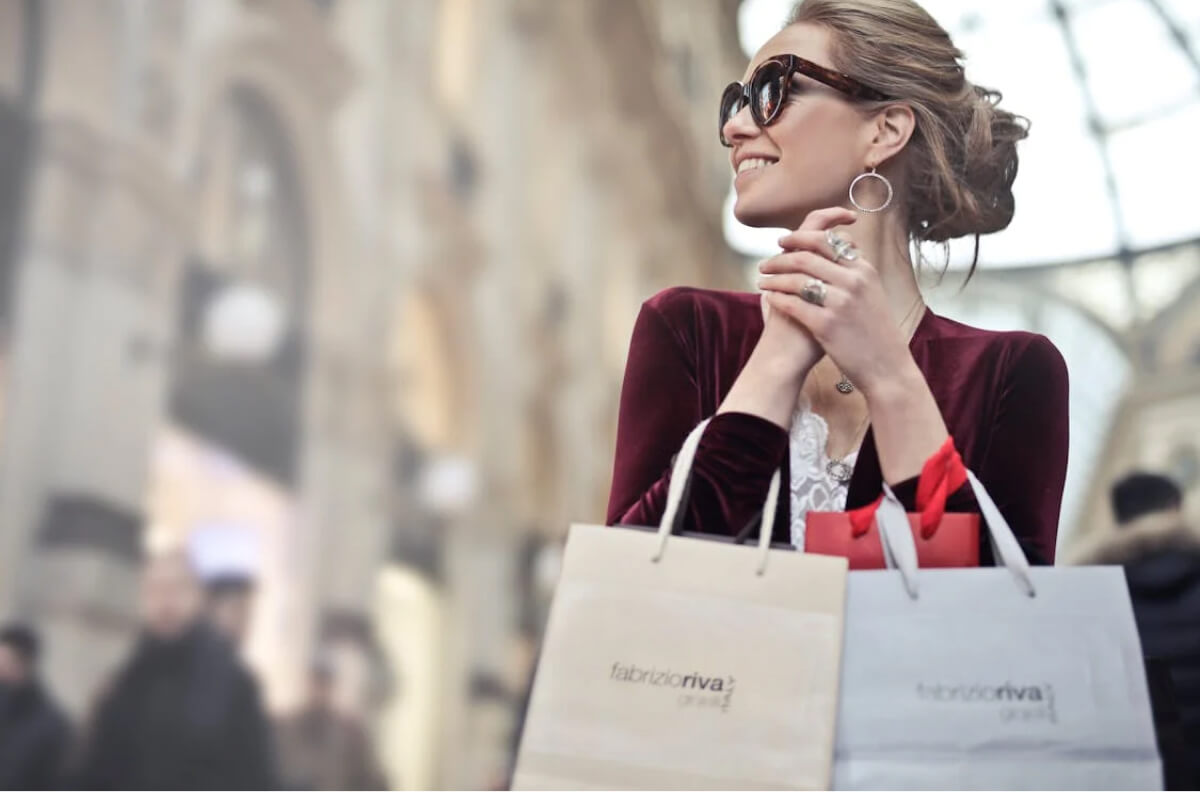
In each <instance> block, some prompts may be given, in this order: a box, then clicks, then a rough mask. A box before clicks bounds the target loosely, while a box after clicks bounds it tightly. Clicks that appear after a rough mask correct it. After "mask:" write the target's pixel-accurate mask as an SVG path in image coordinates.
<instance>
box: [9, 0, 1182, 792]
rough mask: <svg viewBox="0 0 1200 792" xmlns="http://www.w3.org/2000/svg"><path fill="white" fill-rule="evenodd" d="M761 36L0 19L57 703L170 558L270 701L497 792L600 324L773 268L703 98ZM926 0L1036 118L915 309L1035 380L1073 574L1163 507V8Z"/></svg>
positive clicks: (179, 10) (15, 367) (13, 279)
mask: <svg viewBox="0 0 1200 792" xmlns="http://www.w3.org/2000/svg"><path fill="white" fill-rule="evenodd" d="M786 5H787V4H786V3H780V2H772V0H746V1H745V2H738V0H571V1H570V2H557V1H556V0H89V1H88V2H75V1H74V0H0V616H22V617H27V618H30V619H32V620H34V621H35V622H36V623H37V624H38V625H39V626H40V627H41V628H42V630H43V632H44V636H45V639H46V644H47V647H46V649H47V658H46V660H47V665H48V668H47V670H48V674H49V677H50V682H51V684H52V686H53V687H54V689H55V690H56V691H57V692H58V694H59V695H60V696H61V697H62V698H63V700H64V702H65V703H66V704H67V706H68V708H69V709H70V710H71V712H72V714H73V715H75V716H76V717H83V716H84V715H85V714H86V712H87V710H88V707H89V706H90V703H91V702H92V701H93V700H94V697H95V695H96V692H97V690H98V689H99V687H100V686H101V685H102V684H104V681H105V680H106V678H107V677H108V675H109V674H110V673H111V670H112V668H113V667H114V665H115V664H116V663H117V662H118V660H119V658H120V657H122V656H123V654H124V652H125V651H126V648H127V646H128V644H129V640H130V637H131V635H132V634H133V631H134V629H135V626H136V614H135V612H134V596H133V593H134V587H135V584H136V579H137V570H138V565H139V559H140V558H141V557H142V556H143V555H144V553H145V552H146V551H147V550H150V549H154V548H156V547H165V546H171V545H181V546H187V547H188V548H190V550H191V552H192V554H193V557H194V558H196V559H197V563H198V565H199V568H200V571H201V573H202V574H203V575H204V576H205V577H206V579H208V580H210V581H211V582H212V583H213V584H214V585H218V584H219V585H220V586H221V587H222V588H221V590H222V591H225V592H231V591H232V592H233V593H234V594H235V596H234V597H233V598H232V599H230V600H226V602H227V603H228V618H229V620H230V623H231V624H233V625H235V627H234V628H233V629H235V631H237V630H242V629H244V634H243V641H242V646H243V649H244V653H245V655H246V657H247V658H248V659H249V661H250V662H251V664H252V666H253V667H254V669H255V670H256V671H257V673H258V675H259V678H260V680H261V681H262V684H263V685H264V688H265V691H266V694H267V698H268V702H269V705H270V707H271V709H272V710H273V711H274V712H276V713H283V712H287V711H289V710H291V709H293V708H295V707H296V706H298V705H299V704H300V702H301V700H302V698H303V695H304V686H305V679H306V674H307V671H308V667H309V663H310V659H311V658H312V657H313V656H315V655H316V654H318V653H320V654H321V655H322V656H323V657H327V658H332V661H331V662H333V663H334V664H335V665H336V667H337V668H338V674H337V680H338V696H339V700H340V701H341V702H342V706H343V707H344V709H345V710H346V711H347V712H350V713H353V714H354V715H355V717H358V718H360V719H361V721H362V722H363V723H366V724H369V725H370V727H371V729H372V732H373V734H374V735H375V739H376V743H377V748H378V752H379V754H380V757H381V759H382V761H383V763H384V765H385V767H386V770H387V771H388V774H389V777H390V779H391V783H392V784H393V785H394V786H396V787H398V788H424V787H430V786H448V787H459V788H463V787H468V788H469V787H481V786H496V785H499V784H502V783H503V779H504V774H505V772H506V765H507V762H508V755H509V751H510V748H511V741H512V729H513V724H514V717H515V712H516V709H517V704H518V701H519V699H520V696H521V693H522V690H523V687H524V685H525V683H526V681H527V675H528V672H529V667H530V663H531V660H532V656H533V653H534V651H535V649H536V646H537V641H538V636H539V632H540V629H541V625H542V621H543V619H544V616H545V608H546V606H547V602H548V596H549V593H550V590H551V589H552V587H553V583H554V578H555V574H556V563H557V552H558V547H559V543H560V540H561V538H562V537H563V535H564V534H565V530H566V527H567V525H568V524H569V523H570V522H571V521H573V520H574V521H591V522H598V521H600V520H602V518H603V513H604V505H605V502H606V499H607V492H608V485H609V476H610V472H611V470H610V466H611V461H612V447H613V434H614V429H615V420H616V405H617V399H618V396H619V389H620V382H621V374H622V370H623V366H624V359H625V353H626V346H627V343H628V339H629V333H630V330H631V329H632V325H633V321H634V318H635V317H636V314H637V310H638V306H639V305H640V303H641V301H642V300H644V299H645V298H647V297H649V296H650V295H652V294H653V293H655V292H656V291H658V290H659V289H661V288H664V287H666V286H670V285H676V284H684V283H686V284H692V285H700V286H708V287H715V288H748V285H749V283H750V281H749V279H748V276H747V275H748V272H749V271H750V270H751V269H752V265H753V262H754V260H755V258H756V257H760V256H762V255H767V254H769V249H766V248H764V247H763V246H762V241H761V240H762V239H764V238H769V239H774V238H775V236H774V235H771V232H766V233H767V234H768V235H769V236H767V237H763V236H759V235H755V234H752V233H749V232H748V230H747V229H743V228H740V227H738V226H737V224H736V223H734V222H733V221H732V220H731V219H729V218H728V216H727V210H728V204H727V193H728V190H729V184H730V182H729V171H728V163H727V161H726V156H725V152H724V150H722V149H721V148H720V147H719V146H718V145H717V142H716V135H715V125H716V124H715V120H716V111H715V105H716V100H717V97H718V95H719V92H720V89H721V88H722V87H723V86H724V85H725V84H726V83H727V82H728V81H730V80H732V79H737V78H738V77H739V76H740V75H741V73H742V71H743V68H744V66H745V64H746V62H747V51H751V52H752V51H753V49H755V48H756V47H757V45H758V43H761V41H762V40H765V38H766V36H767V35H769V34H770V32H771V31H772V30H773V29H774V28H776V27H777V26H778V23H779V20H780V19H781V18H782V17H783V15H784V12H785V11H786ZM928 5H929V8H930V10H931V11H933V12H934V13H935V14H936V15H938V17H939V19H941V21H942V22H943V24H945V25H946V26H947V27H948V28H949V29H950V30H951V31H952V33H954V34H955V35H956V40H958V42H959V43H960V45H961V46H962V47H963V48H964V49H966V50H967V52H968V55H969V60H968V75H969V76H971V77H972V78H973V79H975V80H977V81H979V82H983V83H985V84H991V85H995V86H997V87H1000V88H1002V89H1003V90H1005V92H1006V96H1007V102H1008V103H1009V105H1010V106H1011V107H1012V109H1014V110H1016V111H1018V112H1023V113H1025V114H1027V115H1029V116H1031V117H1032V118H1033V122H1034V128H1033V135H1032V137H1031V138H1030V141H1029V142H1028V143H1027V144H1026V148H1025V149H1023V151H1022V156H1023V159H1022V170H1021V177H1020V178H1019V179H1018V181H1017V185H1018V192H1017V199H1018V213H1017V221H1016V222H1015V223H1014V224H1013V227H1012V228H1011V229H1010V230H1009V231H1006V232H1004V233H1002V234H1000V235H997V236H996V237H995V238H992V239H988V240H985V242H984V246H983V248H982V256H981V267H980V272H979V273H978V275H977V276H976V278H975V280H974V281H972V283H971V285H970V287H969V288H968V289H967V290H966V291H963V292H961V293H960V292H959V289H958V280H960V279H959V278H957V276H956V274H955V273H954V271H953V270H954V268H955V267H957V266H958V263H959V262H961V260H962V253H963V251H959V250H958V249H957V248H955V249H954V250H952V251H951V252H950V259H951V261H952V262H953V263H952V271H951V273H950V274H949V275H947V276H946V278H945V279H944V283H943V284H942V286H941V287H938V288H934V289H932V291H931V293H930V298H931V301H932V303H933V304H934V305H935V307H936V308H937V309H938V310H941V311H943V312H946V313H948V314H950V315H952V316H955V317H957V318H962V319H964V320H966V321H970V322H974V323H977V324H982V325H986V326H993V327H1027V328H1032V329H1036V330H1038V331H1040V332H1044V333H1046V334H1047V335H1049V336H1050V337H1051V338H1052V339H1053V340H1054V341H1055V342H1056V343H1057V344H1058V345H1059V347H1060V348H1061V349H1062V350H1063V352H1064V354H1065V356H1066V357H1067V360H1068V365H1069V366H1070V369H1071V377H1072V387H1073V394H1072V427H1071V430H1072V449H1071V454H1072V456H1071V469H1070V481H1069V485H1068V492H1067V497H1066V503H1065V505H1064V521H1063V527H1062V531H1061V540H1060V552H1062V553H1064V554H1066V555H1069V553H1070V550H1071V546H1072V543H1079V542H1082V541H1084V540H1085V539H1086V537H1087V535H1088V534H1089V532H1093V531H1098V530H1102V529H1103V527H1104V526H1105V525H1106V524H1107V523H1108V521H1109V518H1108V513H1107V501H1106V493H1107V487H1108V484H1109V482H1110V481H1111V480H1112V479H1113V478H1114V477H1115V476H1117V475H1118V474H1120V473H1122V472H1124V471H1125V470H1126V469H1128V468H1129V467H1131V466H1134V465H1140V466H1147V467H1155V468H1160V469H1166V470H1169V471H1171V472H1173V473H1174V474H1175V475H1176V477H1177V478H1178V479H1179V480H1180V481H1181V482H1182V483H1183V484H1184V485H1185V486H1187V487H1189V488H1191V489H1195V488H1196V486H1197V482H1198V481H1200V451H1198V450H1197V437H1198V430H1200V213H1198V212H1196V211H1195V210H1194V209H1193V208H1192V207H1191V203H1192V202H1191V195H1190V188H1191V186H1192V185H1193V184H1195V183H1196V182H1197V181H1200V179H1198V177H1200V172H1198V171H1200V161H1198V160H1197V159H1196V158H1194V157H1191V156H1189V155H1188V148H1187V146H1188V144H1189V143H1190V142H1191V141H1194V140H1196V139H1198V138H1200V101H1198V99H1200V94H1198V93H1197V87H1198V81H1200V61H1198V59H1197V55H1196V44H1195V40H1196V38H1197V37H1198V36H1200V6H1197V5H1196V4H1195V3H1193V2H1191V0H1174V2H1169V1H1168V0H1070V1H1069V2H1068V0H1062V1H1061V2H1059V1H1057V0H1022V2H1005V3H994V2H984V1H983V0H973V1H972V2H959V1H958V0H939V2H931V3H929V4H928ZM1018 41H1019V42H1021V44H1020V46H1016V45H1015V44H1014V42H1018ZM1017 50H1019V52H1020V57H1014V52H1015V51H1017ZM1114 52H1116V53H1120V54H1121V57H1114V56H1113V53H1114ZM1151 75H1153V77H1151ZM967 252H969V251H967ZM940 255H941V254H940V252H939V251H932V252H930V258H931V259H932V260H933V262H934V266H933V269H934V270H936V269H938V267H937V266H936V265H937V263H938V262H939V261H940V258H939V256H940ZM1191 502H1192V503H1193V504H1194V503H1197V502H1200V500H1198V499H1196V498H1192V499H1191ZM231 581H232V582H233V583H235V584H236V585H234V586H232V587H230V586H229V585H227V584H229V583H230V582H231ZM223 618H224V617H223ZM237 625H241V626H240V627H239V626H237Z"/></svg>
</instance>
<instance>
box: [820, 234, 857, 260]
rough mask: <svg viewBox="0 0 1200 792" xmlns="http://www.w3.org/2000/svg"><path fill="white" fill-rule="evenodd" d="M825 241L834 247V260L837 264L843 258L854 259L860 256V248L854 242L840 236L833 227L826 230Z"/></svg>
mask: <svg viewBox="0 0 1200 792" xmlns="http://www.w3.org/2000/svg"><path fill="white" fill-rule="evenodd" d="M825 241H826V242H828V243H829V247H830V248H832V249H833V262H834V263H835V264H836V263H837V262H839V261H841V260H842V259H845V260H846V261H854V260H855V259H856V258H858V248H856V247H854V243H853V242H851V241H850V240H848V239H845V238H843V237H842V236H840V235H839V234H838V233H837V232H836V231H834V230H833V229H832V228H830V229H828V230H827V231H826V232H825Z"/></svg>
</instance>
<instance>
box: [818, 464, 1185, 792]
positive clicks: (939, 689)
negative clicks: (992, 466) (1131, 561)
mask: <svg viewBox="0 0 1200 792" xmlns="http://www.w3.org/2000/svg"><path fill="white" fill-rule="evenodd" d="M968 480H969V481H970V484H971V487H972V489H973V490H974V492H975V496H976V500H977V501H978V502H979V504H980V508H981V511H982V513H983V518H984V522H985V523H986V524H987V528H988V531H989V534H990V537H991V540H992V546H993V548H994V550H995V557H996V559H997V564H998V566H997V567H995V568H981V569H928V570H920V571H919V570H917V563H916V551H915V548H914V546H913V539H912V534H911V531H910V530H909V524H908V519H907V517H906V516H905V513H904V508H903V507H902V506H901V505H900V503H899V501H898V500H896V498H895V496H894V495H893V494H892V493H891V491H890V490H887V489H886V487H885V490H886V492H885V498H884V501H883V504H882V505H881V507H880V510H879V512H878V514H877V521H878V525H879V529H880V538H881V540H882V541H883V544H884V551H885V556H886V557H887V559H888V562H889V566H890V567H894V568H895V569H896V571H889V570H879V571H863V572H854V573H852V574H851V575H850V576H849V581H848V585H847V599H846V633H845V641H846V643H845V653H844V657H843V664H842V693H841V704H840V707H839V711H838V734H837V748H836V750H835V757H834V777H833V788H834V789H959V790H965V789H1046V790H1049V789H1161V788H1162V776H1161V769H1160V763H1159V758H1158V751H1157V747H1156V743H1155V735H1154V725H1153V719H1152V716H1151V711H1150V700H1149V695H1148V692H1147V685H1146V678H1145V672H1144V670H1143V664H1142V656H1141V649H1140V644H1139V641H1138V634H1137V628H1136V626H1135V623H1134V618H1133V609H1132V605H1131V604H1130V600H1129V594H1128V591H1127V589H1126V586H1125V579H1124V573H1123V572H1122V569H1121V568H1120V567H1071V568H1053V567H1040V568H1038V567H1035V568H1030V566H1029V563H1028V561H1027V560H1026V558H1025V556H1024V554H1023V553H1022V552H1021V548H1020V545H1019V544H1018V543H1017V540H1016V538H1015V537H1014V536H1013V533H1012V530H1011V529H1010V528H1009V526H1008V524H1007V523H1006V522H1005V520H1004V518H1003V517H1002V516H1001V514H1000V512H999V510H998V509H997V508H996V506H995V503H993V501H992V499H991V497H990V496H988V494H987V492H986V491H985V490H984V488H983V486H982V485H981V484H980V483H979V481H978V479H976V478H975V476H974V474H968Z"/></svg>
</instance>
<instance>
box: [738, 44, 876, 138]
mask: <svg viewBox="0 0 1200 792" xmlns="http://www.w3.org/2000/svg"><path fill="white" fill-rule="evenodd" d="M795 74H803V75H804V76H805V77H811V78H812V79H814V80H816V81H817V82H819V83H824V84H825V85H828V86H829V87H830V88H833V89H834V90H837V91H840V92H842V93H844V94H846V95H847V96H850V97H853V98H855V99H870V100H874V101H883V100H885V99H887V98H888V97H887V96H886V95H885V94H882V93H880V92H879V91H876V90H875V89H874V88H871V87H868V86H866V85H863V84H862V83H860V82H859V81H858V80H856V79H854V78H853V77H851V76H850V75H848V74H843V73H841V72H839V71H834V70H833V69H827V68H825V67H824V66H820V65H818V64H816V63H813V62H812V61H810V60H805V59H804V58H801V57H800V56H798V55H776V56H775V57H773V58H768V59H767V60H765V61H763V62H762V64H761V65H760V66H759V67H758V68H757V69H755V70H754V74H751V75H750V81H749V82H748V83H746V84H745V85H742V84H741V83H740V82H732V83H730V84H729V85H728V87H726V88H725V91H724V93H722V94H721V119H720V126H718V127H717V134H718V135H720V137H721V145H722V146H726V147H729V146H731V145H732V144H731V143H730V142H729V141H728V140H726V139H725V124H726V123H728V122H729V119H731V118H733V117H734V116H735V115H737V114H738V112H740V111H741V109H742V108H743V107H745V106H746V105H750V115H751V116H752V117H753V118H754V123H756V124H758V125H759V126H760V127H765V126H768V125H769V124H772V123H774V121H775V119H777V118H779V112H780V111H781V110H782V109H783V106H784V104H786V103H787V98H788V91H789V90H791V85H792V76H793V75H795Z"/></svg>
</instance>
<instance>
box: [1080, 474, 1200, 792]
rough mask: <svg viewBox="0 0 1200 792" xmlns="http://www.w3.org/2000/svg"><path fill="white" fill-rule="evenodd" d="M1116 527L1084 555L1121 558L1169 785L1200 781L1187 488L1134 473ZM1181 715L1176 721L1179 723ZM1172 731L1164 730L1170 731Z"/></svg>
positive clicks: (1199, 644) (1195, 543) (1199, 689)
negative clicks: (1185, 510) (1185, 511)
mask: <svg viewBox="0 0 1200 792" xmlns="http://www.w3.org/2000/svg"><path fill="white" fill-rule="evenodd" d="M1111 496H1112V508H1113V515H1114V517H1115V518H1116V523H1117V529H1116V531H1114V532H1113V533H1111V534H1110V535H1108V536H1105V537H1103V538H1102V539H1101V540H1100V541H1099V542H1097V543H1096V544H1095V545H1093V547H1092V548H1091V549H1090V550H1089V551H1085V552H1084V553H1082V554H1081V556H1080V558H1079V560H1080V561H1081V562H1082V563H1091V564H1120V565H1122V566H1123V567H1124V568H1125V580H1126V582H1127V583H1128V585H1129V595H1130V599H1131V600H1132V601H1133V612H1134V617H1135V618H1136V620H1137V627H1138V633H1139V634H1140V636H1141V640H1142V654H1143V655H1145V657H1146V661H1147V670H1148V672H1149V673H1150V678H1151V679H1150V681H1151V691H1152V692H1156V693H1157V695H1156V696H1155V701H1154V709H1155V721H1156V723H1157V724H1158V727H1159V732H1160V735H1159V736H1160V741H1161V742H1168V741H1169V740H1172V739H1175V738H1176V737H1178V736H1180V735H1177V734H1175V733H1174V730H1175V729H1176V728H1178V731H1180V732H1182V735H1181V737H1182V739H1180V740H1177V741H1176V745H1175V746H1171V745H1169V744H1168V745H1163V746H1162V753H1163V762H1164V766H1165V770H1166V773H1167V777H1168V784H1167V786H1168V788H1169V789H1196V788H1197V786H1198V785H1200V532H1198V531H1196V530H1195V529H1193V528H1191V527H1190V526H1188V525H1187V523H1186V521H1185V520H1184V514H1183V492H1182V491H1181V490H1180V489H1179V487H1178V486H1177V485H1176V484H1175V483H1174V482H1173V481H1171V480H1170V479H1169V478H1167V477H1166V476H1162V475H1159V474H1157V473H1147V472H1140V471H1139V472H1133V473H1130V474H1128V475H1126V476H1124V477H1123V478H1121V479H1120V480H1118V481H1117V482H1116V483H1115V484H1113V487H1112V491H1111ZM1176 722H1177V726H1176ZM1164 729H1167V730H1169V731H1172V734H1170V735H1164V734H1163V731H1164Z"/></svg>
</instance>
